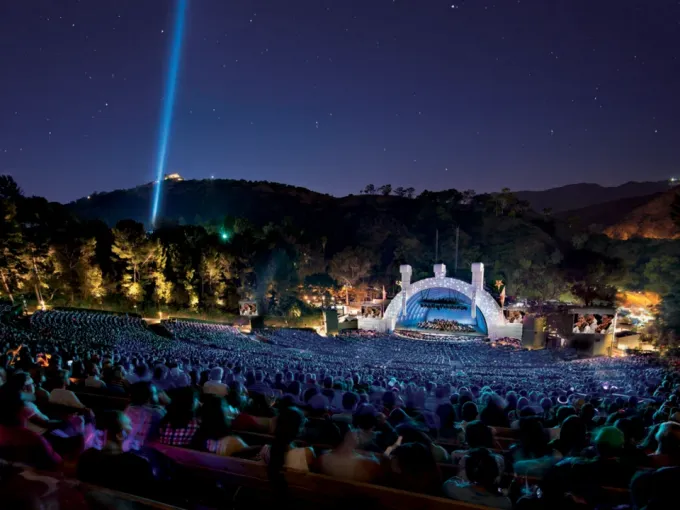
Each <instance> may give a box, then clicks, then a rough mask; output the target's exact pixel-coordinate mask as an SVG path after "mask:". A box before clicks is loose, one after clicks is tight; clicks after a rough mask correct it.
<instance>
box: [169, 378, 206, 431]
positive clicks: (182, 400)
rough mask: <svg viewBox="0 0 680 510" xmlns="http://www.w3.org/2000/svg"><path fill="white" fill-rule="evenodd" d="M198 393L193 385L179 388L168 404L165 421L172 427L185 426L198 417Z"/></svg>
mask: <svg viewBox="0 0 680 510" xmlns="http://www.w3.org/2000/svg"><path fill="white" fill-rule="evenodd" d="M198 404H199V402H198V394H197V392H196V390H194V389H193V388H191V387H185V388H177V389H176V390H175V391H174V392H173V394H172V401H171V402H170V404H168V407H167V411H168V413H167V414H166V415H165V420H164V421H165V422H166V423H168V424H169V425H170V426H171V427H172V428H184V427H186V426H187V425H188V424H189V422H191V420H193V419H194V418H195V417H196V410H197V409H198Z"/></svg>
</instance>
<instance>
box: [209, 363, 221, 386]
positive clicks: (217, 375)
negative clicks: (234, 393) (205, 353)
mask: <svg viewBox="0 0 680 510" xmlns="http://www.w3.org/2000/svg"><path fill="white" fill-rule="evenodd" d="M223 376H224V370H223V369H222V367H215V368H213V369H212V370H210V374H209V375H208V380H209V381H211V382H218V383H219V382H222V377H223Z"/></svg>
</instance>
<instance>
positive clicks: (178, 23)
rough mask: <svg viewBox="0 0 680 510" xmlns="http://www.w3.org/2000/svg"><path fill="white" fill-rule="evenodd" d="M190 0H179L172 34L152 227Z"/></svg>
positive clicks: (161, 180)
mask: <svg viewBox="0 0 680 510" xmlns="http://www.w3.org/2000/svg"><path fill="white" fill-rule="evenodd" d="M187 2H188V0H177V12H176V14H175V27H174V31H173V34H172V47H171V49H170V63H169V65H168V74H167V77H166V82H165V98H164V101H163V110H162V112H161V129H160V133H159V137H158V152H157V156H156V157H157V160H156V186H155V188H154V196H153V206H152V209H151V225H152V226H155V225H156V217H157V216H158V209H159V207H160V201H161V191H162V189H163V176H164V174H165V160H166V157H167V153H168V139H169V138H170V128H171V126H172V111H173V109H174V106H175V92H176V91H177V74H178V72H179V61H180V57H181V55H182V39H183V35H184V19H185V18H186V9H187Z"/></svg>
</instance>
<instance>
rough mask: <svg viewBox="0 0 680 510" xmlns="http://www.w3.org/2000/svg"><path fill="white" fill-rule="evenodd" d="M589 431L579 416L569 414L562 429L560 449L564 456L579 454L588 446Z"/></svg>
mask: <svg viewBox="0 0 680 510" xmlns="http://www.w3.org/2000/svg"><path fill="white" fill-rule="evenodd" d="M587 434H588V431H587V429H586V426H585V424H584V423H583V420H582V419H581V418H579V417H578V416H569V417H568V418H567V419H565V420H564V422H563V423H562V428H561V429H560V439H559V450H560V452H561V453H562V455H564V456H568V455H579V454H580V453H581V451H582V450H583V449H584V448H586V447H587V446H588V438H587Z"/></svg>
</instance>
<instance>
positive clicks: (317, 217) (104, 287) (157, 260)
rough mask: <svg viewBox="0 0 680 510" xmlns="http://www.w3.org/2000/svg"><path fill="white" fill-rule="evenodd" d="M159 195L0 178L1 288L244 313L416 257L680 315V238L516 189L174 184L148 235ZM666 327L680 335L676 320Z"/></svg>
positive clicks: (550, 294) (549, 291) (521, 291)
mask: <svg viewBox="0 0 680 510" xmlns="http://www.w3.org/2000/svg"><path fill="white" fill-rule="evenodd" d="M641 188H644V187H642V186H641ZM152 191H153V188H152V186H151V185H146V186H140V187H137V188H134V189H131V190H120V191H114V192H111V193H102V194H95V195H93V196H91V197H89V198H84V199H81V200H78V201H77V202H74V203H71V204H68V205H67V206H64V205H62V204H57V203H51V202H48V201H47V200H45V199H44V198H40V197H25V196H23V193H22V191H21V189H20V188H19V187H18V186H17V185H16V183H15V182H14V180H13V179H11V177H8V176H0V213H2V214H0V273H1V274H2V276H3V278H2V279H0V284H1V285H2V289H0V292H2V293H4V294H7V295H10V296H11V295H12V294H14V295H22V294H23V295H27V296H28V297H29V298H30V295H31V293H32V292H33V291H34V290H35V289H42V290H41V291H40V292H41V293H42V295H43V296H44V299H46V300H47V301H48V302H49V303H50V304H53V305H54V304H57V303H62V304H68V305H72V304H74V303H89V304H95V305H99V304H101V302H102V300H107V301H109V302H111V303H113V304H115V305H116V306H119V305H121V306H123V305H125V304H128V305H129V304H130V303H134V304H135V306H138V307H139V308H140V309H155V313H157V312H158V307H159V306H161V305H163V306H173V307H175V308H179V309H185V308H191V309H192V310H201V309H202V310H207V311H211V310H212V311H214V310H217V309H219V310H228V311H235V310H237V309H238V300H239V299H241V298H243V297H246V298H249V299H250V298H252V297H258V298H261V299H265V298H266V300H267V302H268V303H269V304H268V305H267V306H268V307H269V308H268V309H269V311H270V312H272V311H273V313H276V314H288V313H293V311H295V310H296V312H295V313H298V312H299V313H301V311H304V310H305V309H306V308H305V307H306V305H305V302H304V301H303V300H302V299H301V296H302V297H304V296H305V294H306V293H307V291H308V290H310V289H311V290H313V289H314V288H317V287H318V288H324V289H331V290H333V289H335V290H334V292H336V298H344V299H347V292H349V291H348V290H347V289H353V290H352V291H351V292H353V293H354V294H355V299H356V300H359V301H360V300H361V299H363V298H362V297H361V296H363V294H360V292H363V293H364V294H366V295H368V294H367V293H368V292H369V289H373V290H375V289H379V290H380V289H382V287H383V286H384V287H385V288H386V290H387V292H388V294H390V295H394V294H395V293H396V292H397V291H398V288H397V285H396V281H397V279H398V278H399V265H400V264H404V263H408V264H411V265H412V266H413V279H414V280H419V279H421V278H423V277H427V276H430V275H432V265H433V264H434V263H435V262H443V263H444V264H446V265H447V267H448V268H449V274H450V275H452V274H453V273H454V268H455V267H456V264H457V265H458V269H459V270H458V272H457V273H456V276H457V277H459V278H462V279H464V280H469V278H470V274H469V269H470V264H471V263H472V262H483V263H484V264H485V266H486V272H485V275H486V284H487V285H488V286H489V288H492V287H494V286H495V284H496V282H498V281H502V282H503V284H504V285H505V286H506V288H507V294H508V295H509V296H513V297H521V298H523V299H525V298H526V299H537V300H551V299H558V298H563V297H564V299H566V300H569V301H580V302H583V303H585V304H588V305H589V304H592V303H595V302H611V301H612V300H613V297H614V295H615V294H616V292H617V290H619V289H628V290H651V291H655V292H658V293H660V294H661V295H662V296H664V303H669V308H668V310H664V312H663V313H664V314H665V316H666V317H667V318H668V320H669V321H670V320H671V319H673V320H676V318H677V317H680V313H677V311H678V310H680V302H678V303H676V304H677V306H676V304H673V303H674V302H672V301H671V300H670V297H673V296H680V262H679V261H680V241H678V240H674V239H658V238H657V239H645V238H640V237H629V238H623V236H617V237H616V238H612V237H614V236H612V237H608V236H606V235H604V234H603V233H602V229H593V228H590V227H591V225H586V224H583V223H582V222H580V221H575V220H574V219H573V218H571V217H570V216H566V217H565V216H562V215H561V214H553V213H551V211H549V210H547V209H549V208H546V210H545V211H540V212H537V211H535V210H533V209H532V208H531V207H530V206H529V203H528V202H526V201H525V200H521V199H520V198H519V197H518V195H517V194H514V193H512V192H511V191H509V190H502V191H500V192H499V193H494V194H479V195H476V194H474V193H473V192H468V191H465V192H461V191H457V190H455V189H450V190H446V191H440V192H428V191H424V192H422V193H420V194H419V195H418V196H413V195H414V192H413V190H404V189H399V188H397V189H395V190H391V189H390V188H389V187H387V186H382V187H381V188H378V190H376V189H375V187H374V186H373V187H370V186H369V187H368V190H364V192H363V193H358V194H356V195H351V196H347V197H342V198H336V197H332V196H329V195H323V194H320V193H315V192H312V191H309V190H306V189H303V188H297V187H293V186H286V185H281V184H273V183H266V182H246V181H226V180H204V181H183V182H172V181H166V182H165V188H164V195H163V204H162V208H161V210H162V213H161V218H162V221H159V223H158V224H157V225H156V228H155V229H153V231H150V229H149V228H148V227H149V224H148V219H149V212H150V211H149V209H150V202H151V200H150V199H151V193H152ZM674 194H675V193H674V191H667V193H665V194H662V195H661V196H662V197H666V198H667V199H670V198H673V196H674ZM605 198H608V195H607V194H606V193H605V194H603V200H604V199H605ZM652 201H654V199H652ZM605 202H606V200H605ZM641 202H644V201H641ZM675 202H676V200H675V199H673V202H672V203H670V204H668V203H664V204H661V203H660V202H659V204H661V205H662V206H663V207H664V208H667V209H670V210H669V211H668V212H667V213H666V212H665V210H666V209H663V210H656V209H655V212H658V213H659V216H658V218H661V217H662V216H663V215H666V216H669V217H670V218H671V221H673V222H674V224H678V223H679V222H680V204H676V203H675ZM624 205H625V204H624ZM602 207H607V208H612V205H611V202H608V203H605V204H604V205H602ZM627 207H628V208H633V209H634V210H636V211H637V210H638V209H637V208H636V206H635V204H633V203H627ZM584 216H586V215H584ZM590 217H591V218H592V219H595V220H597V219H598V218H597V215H596V214H595V213H593V215H592V216H590ZM583 219H584V223H587V222H589V221H590V220H589V219H588V218H583ZM634 219H635V218H633V220H634ZM101 220H103V221H104V222H106V223H108V226H107V225H106V224H105V223H104V222H102V221H101ZM130 220H134V221H130ZM135 221H136V222H135ZM140 223H142V224H140ZM145 225H146V227H147V228H145ZM112 227H115V228H112ZM435 239H438V243H436V242H435ZM456 255H457V256H456ZM343 288H344V289H345V295H344V296H341V294H340V293H341V292H342V289H343ZM667 297H668V298H669V299H666V298H667ZM31 299H32V298H31ZM670 305H673V306H670ZM291 310H293V311H291ZM298 316H299V314H298ZM672 327H673V328H674V329H677V331H678V332H679V333H680V320H676V322H675V323H673V325H672Z"/></svg>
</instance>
